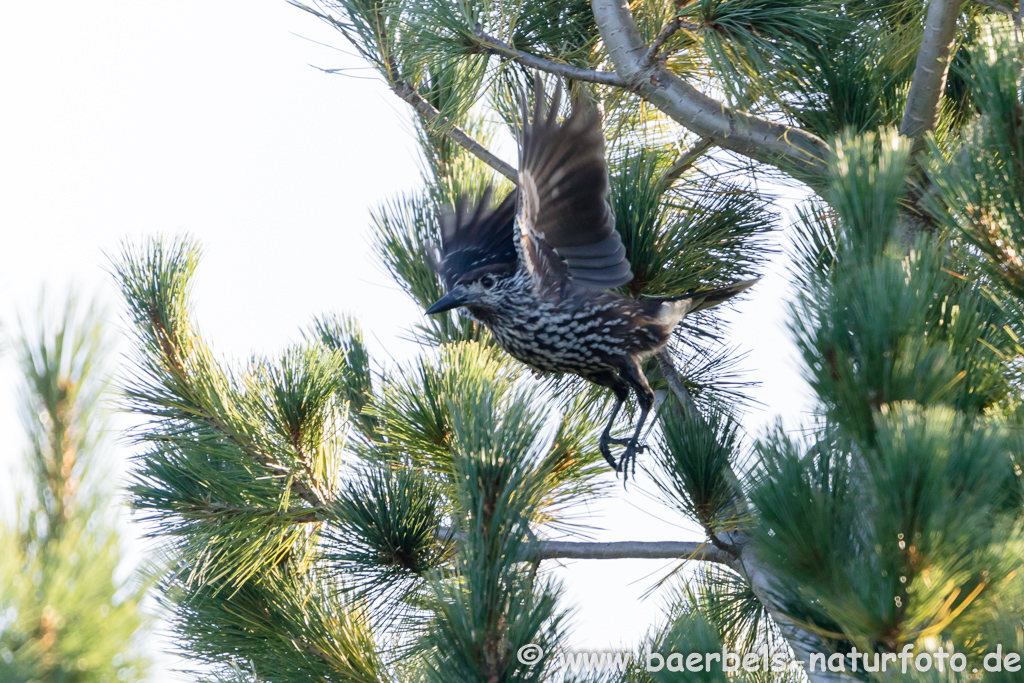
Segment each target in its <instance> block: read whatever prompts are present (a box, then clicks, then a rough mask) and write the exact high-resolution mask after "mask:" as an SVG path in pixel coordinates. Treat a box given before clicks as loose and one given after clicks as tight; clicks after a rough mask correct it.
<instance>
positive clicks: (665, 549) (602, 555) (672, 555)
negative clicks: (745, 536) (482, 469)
mask: <svg viewBox="0 0 1024 683" xmlns="http://www.w3.org/2000/svg"><path fill="white" fill-rule="evenodd" d="M437 536H438V538H442V539H451V540H454V541H455V542H456V543H457V542H458V541H459V534H458V532H456V531H454V530H453V529H452V528H451V527H440V528H439V529H438V530H437ZM521 559H522V561H523V562H540V561H542V560H693V561H697V562H715V563H717V564H722V565H725V566H727V567H731V568H733V569H736V567H735V565H736V558H735V557H733V556H732V555H730V554H729V553H726V552H724V551H722V550H720V549H719V548H716V547H714V546H713V545H710V544H709V543H704V542H698V541H609V542H588V541H544V540H541V539H538V538H534V537H532V534H531V538H529V539H528V540H527V541H526V542H525V547H524V549H523V551H522V558H521Z"/></svg>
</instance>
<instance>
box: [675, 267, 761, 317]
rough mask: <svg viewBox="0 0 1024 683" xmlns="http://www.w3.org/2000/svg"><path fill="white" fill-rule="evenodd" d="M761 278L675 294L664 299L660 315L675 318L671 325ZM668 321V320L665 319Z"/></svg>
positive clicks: (713, 304)
mask: <svg viewBox="0 0 1024 683" xmlns="http://www.w3.org/2000/svg"><path fill="white" fill-rule="evenodd" d="M760 279H761V278H759V277H758V278H754V279H753V280H743V281H742V282H734V283H733V284H731V285H727V286H725V287H719V288H718V289H709V290H706V291H703V292H690V293H689V294H684V295H682V296H677V297H675V298H672V299H665V300H664V305H663V306H662V311H663V313H662V316H663V317H666V318H675V320H674V322H671V324H672V325H673V326H675V324H676V323H678V322H679V321H680V320H682V319H683V317H684V316H686V315H689V314H690V313H695V312H697V311H703V310H705V309H707V308H711V307H712V306H717V305H718V304H720V303H722V302H723V301H725V300H727V299H731V298H732V297H734V296H736V295H737V294H739V293H740V292H744V291H746V290H748V289H750V288H751V287H753V286H754V283H756V282H757V281H758V280H760ZM666 322H669V321H666Z"/></svg>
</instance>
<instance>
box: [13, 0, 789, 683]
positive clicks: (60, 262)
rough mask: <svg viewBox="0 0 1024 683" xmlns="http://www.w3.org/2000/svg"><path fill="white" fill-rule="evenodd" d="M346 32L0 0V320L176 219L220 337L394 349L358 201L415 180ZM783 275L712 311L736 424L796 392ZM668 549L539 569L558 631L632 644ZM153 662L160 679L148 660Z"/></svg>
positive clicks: (214, 12) (229, 7)
mask: <svg viewBox="0 0 1024 683" xmlns="http://www.w3.org/2000/svg"><path fill="white" fill-rule="evenodd" d="M314 41H317V42H320V43H325V44H327V45H332V46H336V47H340V48H342V49H343V50H344V52H341V51H338V50H335V49H331V48H329V47H325V46H323V45H318V44H317V42H314ZM349 52H350V51H349V49H348V47H347V46H346V45H345V44H344V43H343V39H342V38H341V36H340V35H339V34H337V33H335V32H334V31H333V30H331V29H330V28H328V27H326V26H324V25H322V24H321V23H319V22H317V21H316V20H315V19H313V18H312V17H310V16H308V15H306V14H305V13H303V12H301V11H299V10H298V9H295V8H292V7H291V6H289V5H288V4H287V3H286V2H284V0H256V1H254V0H248V1H246V2H243V1H242V0H220V1H219V2H212V1H209V0H207V1H205V2H199V1H198V0H176V2H173V3H167V2H161V3H157V2H154V1H153V0H90V1H89V2H67V1H64V0H58V1H56V2H48V3H36V2H31V3H30V2H4V3H2V4H0V326H2V328H3V329H4V330H8V331H9V330H10V329H11V328H12V326H13V325H12V323H13V321H14V316H15V313H16V312H17V311H23V312H29V311H31V310H33V308H34V306H35V303H36V301H37V300H38V298H39V294H40V291H41V290H42V289H43V288H44V287H45V288H47V289H48V290H50V291H51V293H55V294H61V293H63V292H65V291H67V290H68V289H69V288H73V289H74V290H75V291H78V292H85V293H95V294H96V295H97V296H99V297H101V298H102V299H103V300H105V301H107V302H108V303H109V305H110V309H111V311H112V315H111V318H112V320H114V321H118V320H119V316H120V302H119V300H118V298H117V293H116V289H115V287H114V286H113V282H112V280H111V278H110V276H109V275H108V274H107V272H106V268H107V264H108V261H107V258H106V257H105V256H104V254H105V253H116V251H117V250H118V245H119V242H120V241H121V240H122V239H123V238H126V237H130V238H135V239H138V238H141V237H142V236H145V235H155V234H165V235H172V234H175V233H178V232H183V231H187V232H190V233H191V234H193V235H195V236H196V237H197V238H198V239H199V240H200V242H201V243H202V245H203V247H204V251H205V258H204V259H203V262H202V264H201V267H200V270H199V273H198V276H197V278H196V282H195V294H196V314H197V320H198V321H199V324H200V326H201V328H202V330H203V332H204V335H205V336H206V338H207V340H208V341H209V342H210V343H211V344H212V346H213V347H214V349H215V350H217V351H218V352H219V353H221V354H223V355H224V356H227V357H233V358H238V359H241V358H246V357H248V356H250V355H251V354H253V353H273V352H274V351H276V350H277V349H280V348H281V347H283V346H284V345H286V344H288V343H289V342H292V341H295V340H296V339H298V338H299V335H300V331H301V329H303V328H304V327H305V326H306V325H308V323H309V322H310V320H311V319H312V318H313V316H314V315H317V314H319V313H323V312H329V311H341V312H348V313H351V314H354V315H355V316H356V317H358V318H359V319H360V321H361V323H362V325H363V327H364V330H366V332H367V333H368V335H369V336H370V337H371V340H370V341H371V344H372V346H373V350H374V351H375V352H376V357H377V358H378V359H382V358H384V357H385V356H386V355H388V354H389V355H391V356H393V357H395V358H397V359H404V358H409V357H411V355H412V354H413V353H414V352H415V349H414V347H413V345H412V344H411V343H409V342H404V341H402V340H401V339H400V337H401V336H403V335H402V331H403V330H404V329H406V328H407V327H409V326H410V325H411V324H412V323H413V322H414V321H416V320H417V318H418V316H420V315H421V312H420V311H419V310H417V308H416V307H415V306H414V305H413V304H412V303H411V302H410V301H409V300H408V299H406V297H405V296H404V295H403V294H402V293H401V291H400V290H399V289H398V287H397V286H396V285H395V284H394V283H393V282H391V281H390V280H389V279H388V277H387V276H386V275H384V274H383V273H382V271H381V270H380V269H379V267H377V265H376V263H375V261H374V257H373V255H372V254H371V250H370V248H369V238H370V230H371V224H370V221H369V210H370V209H371V208H372V207H374V206H376V205H377V204H378V203H379V202H381V201H382V200H384V199H387V198H389V197H392V196H394V195H396V194H397V193H399V192H402V191H406V190H414V189H416V188H417V187H418V186H419V182H420V181H419V162H418V150H417V146H416V142H415V138H414V136H413V127H412V123H411V113H410V110H409V108H408V107H407V106H406V105H405V104H404V103H403V102H401V101H400V100H398V99H397V98H396V97H395V96H394V95H392V94H391V93H390V92H389V91H388V90H387V89H386V88H385V87H384V86H383V85H382V84H381V83H380V82H379V80H378V79H377V78H376V77H375V74H374V73H373V72H372V71H370V70H369V69H364V68H362V67H363V65H362V63H361V62H360V61H359V60H358V59H357V58H355V57H353V56H351V55H350V54H348V53H349ZM310 64H313V65H316V66H320V67H324V68H339V67H340V68H354V69H355V70H354V71H352V72H349V73H350V74H351V76H330V75H326V74H324V73H322V72H320V71H318V70H316V69H314V68H312V67H311V66H310ZM790 292H791V290H790V288H789V287H788V286H787V285H786V282H785V276H784V273H783V270H782V268H781V267H780V266H779V265H778V264H776V266H775V267H774V268H773V270H772V272H771V273H769V274H768V276H767V277H766V278H765V279H764V280H763V281H762V282H761V283H759V285H758V286H757V288H756V289H755V291H754V293H753V295H752V296H750V297H748V299H747V300H746V301H744V302H742V303H741V304H740V305H739V306H738V316H737V321H736V323H735V324H734V325H733V327H732V328H731V329H732V332H733V341H734V342H735V343H737V344H739V345H740V346H741V347H742V348H744V349H746V350H749V351H750V356H749V357H748V359H747V360H746V361H745V367H746V368H748V369H749V374H748V377H750V378H751V379H754V380H757V381H760V382H762V383H763V386H762V388H761V389H760V390H759V391H758V392H757V396H758V398H760V400H762V401H763V402H764V403H765V404H766V408H765V409H764V410H761V411H757V412H754V413H752V414H751V415H750V416H749V419H748V420H747V422H746V423H745V426H746V428H747V429H748V431H751V432H754V433H757V432H759V431H760V429H761V427H762V426H763V425H764V424H767V423H768V422H770V421H771V420H773V419H774V416H776V415H779V414H782V415H784V416H786V418H787V421H788V422H790V423H795V421H796V420H798V419H799V413H800V411H802V410H805V409H806V406H807V399H806V398H805V391H806V390H805V387H804V385H803V383H802V381H800V380H799V373H798V372H797V371H796V370H795V369H794V368H795V367H796V363H795V361H794V360H793V358H795V355H794V352H793V350H792V346H791V344H789V342H788V341H787V335H786V334H785V332H784V331H783V323H784V319H785V311H784V308H783V307H782V306H781V304H780V301H781V299H782V298H784V297H786V296H789V295H790ZM385 352H386V353H385ZM13 386H14V372H13V368H12V362H11V358H10V353H7V354H6V356H4V355H0V473H5V472H6V469H5V468H4V465H5V464H8V463H9V461H10V460H11V459H12V457H16V456H18V455H19V454H20V452H21V448H22V444H23V440H22V436H21V433H20V427H19V424H18V421H17V417H16V413H15V410H16V403H15V401H14V393H13ZM641 457H642V456H641ZM5 459H6V461H7V462H5ZM0 476H6V475H5V474H0ZM608 476H609V477H610V476H611V475H610V473H609V475H608ZM648 488H649V487H648ZM2 510H3V506H2V505H0V511H2ZM593 512H594V518H593V523H594V525H595V526H598V527H601V528H602V530H600V531H597V532H595V534H594V535H595V537H596V538H597V539H599V540H666V539H684V538H696V534H694V533H692V532H682V531H680V529H679V528H678V527H677V526H676V525H677V524H680V523H681V522H682V521H681V520H680V519H678V518H677V517H676V516H675V515H673V514H672V513H671V512H669V511H668V510H667V509H665V508H663V507H659V506H657V505H656V504H655V503H654V502H652V501H651V500H650V498H649V497H648V496H647V495H644V492H643V491H642V490H641V489H638V488H635V487H632V486H631V487H630V489H629V490H628V491H623V490H622V488H621V487H616V488H615V489H614V491H613V493H612V494H611V496H610V497H609V498H608V499H607V500H604V501H600V503H599V504H596V505H594V506H593ZM662 518H664V520H663V519H662ZM670 567H671V564H670V563H669V564H666V563H661V562H653V561H605V562H597V561H591V562H576V563H572V564H571V565H570V566H568V567H567V568H561V569H557V570H556V571H557V572H558V574H559V575H560V576H561V577H563V579H564V580H565V583H566V586H567V588H568V589H569V590H568V594H567V600H568V601H569V603H574V604H575V605H576V607H577V612H576V617H575V620H574V623H575V624H576V628H575V629H574V631H573V635H574V639H575V640H576V642H577V644H578V645H579V646H580V647H587V648H591V649H594V648H601V647H608V646H615V647H617V646H619V645H621V644H626V645H632V644H633V643H635V642H636V641H637V640H638V638H639V637H640V636H641V635H642V634H643V633H644V631H645V630H646V629H647V628H648V626H649V625H650V624H651V623H652V620H653V618H654V616H655V615H656V613H657V610H658V608H659V606H660V600H659V599H658V598H657V597H654V598H649V599H647V600H646V601H641V600H640V595H641V594H642V593H644V592H645V591H646V590H647V589H648V588H649V587H650V586H651V585H652V584H653V583H654V582H655V581H656V580H657V579H658V578H660V577H661V576H663V575H664V574H665V572H666V570H667V569H668V568H670ZM152 680H153V681H158V682H165V681H172V680H180V679H179V678H178V677H176V676H175V675H174V674H172V673H170V671H169V666H163V665H162V666H161V667H157V668H156V670H155V671H154V676H153V679H152Z"/></svg>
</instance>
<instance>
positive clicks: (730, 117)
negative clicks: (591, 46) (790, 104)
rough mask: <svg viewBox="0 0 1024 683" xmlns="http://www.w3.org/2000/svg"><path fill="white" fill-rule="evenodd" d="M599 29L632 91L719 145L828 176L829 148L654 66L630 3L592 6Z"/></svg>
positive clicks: (606, 1) (605, 1)
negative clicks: (736, 108)
mask: <svg viewBox="0 0 1024 683" xmlns="http://www.w3.org/2000/svg"><path fill="white" fill-rule="evenodd" d="M591 8H592V9H593V12H594V18H595V19H596V20H597V28H598V30H599V31H600V32H601V38H603V39H604V43H605V47H606V49H607V50H608V54H609V56H610V57H611V59H612V62H613V63H614V64H615V70H616V72H617V73H618V74H619V76H620V77H621V78H622V80H623V81H624V82H625V83H626V87H628V88H629V89H630V90H632V91H633V92H635V93H636V94H638V95H640V96H641V97H643V98H644V99H645V100H647V101H648V102H650V103H651V104H653V105H655V106H656V107H658V108H659V109H661V110H662V111H663V112H665V113H666V114H668V115H669V116H670V117H672V119H674V120H675V121H677V122H678V123H680V124H682V125H683V126H685V127H687V128H688V129H690V130H692V131H693V132H695V133H697V134H698V135H700V136H701V137H703V138H708V139H710V140H711V141H713V142H714V144H716V145H718V146H720V147H724V148H725V149H728V150H731V151H733V152H737V153H739V154H742V155H744V156H747V157H750V158H751V159H755V160H757V161H762V162H765V163H769V164H772V165H775V166H779V165H780V164H781V165H783V166H784V167H785V170H788V171H791V172H792V171H797V172H799V173H801V174H805V175H810V176H820V175H822V174H824V172H825V159H826V155H827V153H828V145H826V144H825V142H824V141H823V140H822V139H821V138H819V137H817V136H816V135H812V134H811V133H808V132H806V131H803V130H800V129H799V128H793V127H792V126H787V125H785V124H782V123H777V122H774V121H769V120H767V119H763V118H761V117H758V116H753V115H751V114H747V113H745V112H740V111H736V110H733V109H730V108H729V107H727V106H726V105H725V104H724V103H722V102H719V101H718V100H715V99H712V98H710V97H708V96H707V95H705V94H703V93H701V92H700V91H698V90H697V89H696V88H694V87H693V86H692V85H690V84H689V83H687V82H686V81H684V80H683V79H682V78H680V77H679V76H677V75H675V74H674V73H672V72H671V71H669V70H668V69H666V68H665V67H664V66H662V65H661V64H660V63H659V62H658V61H657V60H650V61H649V60H648V59H647V54H648V52H649V48H648V46H646V45H644V42H643V40H642V39H641V37H640V32H639V30H638V29H637V26H636V22H635V21H634V20H633V15H632V13H631V12H630V11H629V5H628V4H626V3H625V0H591Z"/></svg>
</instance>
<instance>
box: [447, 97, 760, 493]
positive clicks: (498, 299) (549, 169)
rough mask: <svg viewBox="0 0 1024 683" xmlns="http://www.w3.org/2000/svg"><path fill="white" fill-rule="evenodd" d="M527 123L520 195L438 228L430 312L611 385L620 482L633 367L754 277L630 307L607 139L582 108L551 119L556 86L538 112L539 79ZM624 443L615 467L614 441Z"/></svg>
mask: <svg viewBox="0 0 1024 683" xmlns="http://www.w3.org/2000/svg"><path fill="white" fill-rule="evenodd" d="M537 83H538V85H537V89H536V91H535V104H534V110H533V117H532V122H528V121H527V119H528V118H529V114H528V112H527V111H526V108H525V104H524V110H523V117H524V126H523V140H522V147H521V153H520V163H519V169H520V170H519V188H518V190H517V191H516V192H513V193H512V194H510V195H509V196H508V197H506V198H505V200H504V201H503V202H502V203H501V205H500V206H498V207H497V208H496V209H493V210H492V209H489V208H488V205H489V203H490V192H489V191H488V193H487V194H486V195H485V196H484V197H483V198H482V199H481V200H480V201H479V202H478V203H477V204H476V206H475V208H474V209H472V210H467V206H466V201H465V199H463V200H461V201H460V203H459V205H458V206H457V207H456V208H455V210H454V211H453V212H450V213H449V214H446V216H445V217H444V219H443V220H442V230H441V236H442V243H441V245H440V246H441V248H440V256H439V258H436V259H435V260H434V266H435V269H436V270H437V271H438V273H439V274H440V275H441V276H442V278H443V279H444V281H445V284H446V286H447V288H448V294H447V295H446V296H444V297H443V298H442V299H440V300H439V301H438V302H437V303H435V304H434V305H433V306H431V307H430V308H429V309H428V310H427V312H428V313H438V312H441V311H446V310H449V309H451V308H455V307H460V310H463V311H465V312H466V313H467V314H468V315H470V316H471V317H472V318H474V319H475V320H477V321H479V322H480V323H481V324H483V325H485V326H486V327H487V328H488V329H490V331H491V333H492V334H493V335H494V339H495V340H496V341H497V343H498V345H499V346H501V347H502V348H503V349H505V350H506V351H507V352H508V353H509V354H510V355H512V356H513V357H515V358H517V359H519V360H520V361H522V362H523V363H525V364H527V365H528V366H530V367H531V368H533V369H534V370H537V371H540V372H553V373H566V372H568V373H573V374H576V375H579V376H580V377H583V378H584V379H587V380H589V381H591V382H594V383H596V384H599V385H601V386H604V387H608V388H610V389H611V390H612V391H613V392H614V393H615V396H616V399H617V402H616V405H615V408H614V409H613V410H612V414H611V417H610V419H609V420H608V424H607V425H606V427H605V429H604V432H603V433H602V435H601V441H600V449H601V453H602V454H603V455H604V457H605V458H606V459H607V460H608V462H609V463H610V464H611V466H612V467H613V468H614V469H615V470H616V471H617V472H623V474H624V475H625V474H626V472H627V468H628V467H629V465H630V463H631V462H633V461H634V460H635V455H636V451H637V450H638V444H637V442H638V440H639V436H640V430H641V428H642V426H643V423H644V421H645V419H646V417H647V413H648V411H649V410H650V408H651V405H652V404H653V402H654V392H653V391H651V388H650V386H649V385H648V384H647V380H646V378H645V377H644V375H643V372H642V371H641V369H640V361H641V360H642V359H644V358H646V357H648V356H650V355H651V354H653V353H655V352H657V351H658V350H659V349H661V348H663V347H664V346H665V344H666V343H668V339H669V337H670V335H671V333H672V330H673V329H674V328H675V327H676V325H677V324H678V323H679V321H680V320H682V318H683V317H684V316H686V315H687V314H689V313H692V312H694V311H697V310H701V309H703V308H708V307H710V306H713V305H715V304H717V303H719V302H721V301H725V300H726V299H728V298H730V297H732V296H734V295H735V294H738V293H739V292H742V291H743V290H745V289H747V288H748V287H750V286H751V285H752V284H753V283H754V282H755V280H747V281H745V282H740V283H736V284H734V285H730V286H728V287H723V288H720V289H714V290H710V291H705V292H698V293H694V294H691V295H687V296H682V297H677V298H673V299H633V298H631V297H626V296H622V295H620V294H617V293H614V292H612V291H608V290H611V289H614V288H617V287H620V286H621V285H624V284H626V283H627V282H629V281H630V280H632V278H633V273H632V271H631V269H630V265H629V261H628V260H627V258H626V252H625V248H624V246H623V243H622V239H621V238H620V236H619V234H618V232H617V231H616V230H615V219H614V215H613V213H612V211H611V208H610V207H609V206H608V203H607V201H606V195H607V192H608V178H607V168H606V165H605V161H604V136H603V133H602V132H601V126H600V120H599V118H598V116H597V113H596V111H595V110H594V109H593V107H592V106H590V105H588V104H586V103H582V102H577V103H576V104H575V105H574V106H573V111H572V114H571V115H570V116H569V117H568V118H566V119H565V120H564V121H563V122H560V121H559V120H558V108H559V102H560V98H561V88H560V87H559V88H558V89H556V91H555V94H554V96H553V97H552V102H551V106H550V108H549V109H548V110H547V112H545V107H544V95H543V91H542V89H541V87H540V81H539V79H538V81H537ZM630 390H633V391H634V392H635V393H636V395H637V399H638V401H639V403H640V409H641V410H640V417H639V420H638V421H637V425H636V427H635V429H634V431H633V435H632V438H631V439H629V440H628V441H625V440H619V439H612V438H611V428H612V425H613V423H614V421H615V417H616V416H617V415H618V413H619V410H620V408H621V406H622V404H623V403H624V402H625V401H626V399H627V398H628V397H629V392H630ZM612 443H619V444H624V445H625V446H626V448H625V450H624V451H623V453H622V456H621V457H620V458H619V460H618V461H616V460H615V458H614V457H612V455H611V450H610V444H612Z"/></svg>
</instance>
